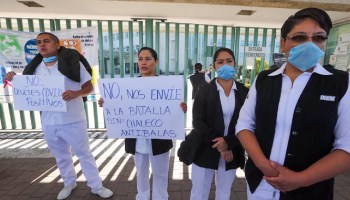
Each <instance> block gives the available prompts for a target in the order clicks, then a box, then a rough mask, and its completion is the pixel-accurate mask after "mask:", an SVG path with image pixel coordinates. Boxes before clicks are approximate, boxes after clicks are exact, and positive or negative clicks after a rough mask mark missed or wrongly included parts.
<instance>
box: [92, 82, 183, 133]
mask: <svg viewBox="0 0 350 200" xmlns="http://www.w3.org/2000/svg"><path fill="white" fill-rule="evenodd" d="M98 85H99V89H100V93H101V97H102V98H103V99H104V105H103V107H104V117H105V121H106V126H107V135H108V137H110V138H157V139H181V140H183V139H184V137H185V123H184V113H183V111H182V110H181V108H180V103H181V101H183V93H184V92H183V77H182V76H166V77H142V78H122V79H116V78H115V79H100V80H99V81H98Z"/></svg>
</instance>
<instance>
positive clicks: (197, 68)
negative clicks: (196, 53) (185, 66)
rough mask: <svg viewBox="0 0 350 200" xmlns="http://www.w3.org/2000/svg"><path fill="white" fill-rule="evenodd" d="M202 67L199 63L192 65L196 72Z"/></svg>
mask: <svg viewBox="0 0 350 200" xmlns="http://www.w3.org/2000/svg"><path fill="white" fill-rule="evenodd" d="M202 67H203V65H202V64H200V63H196V64H194V70H196V71H201V70H202Z"/></svg>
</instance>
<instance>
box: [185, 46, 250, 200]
mask: <svg viewBox="0 0 350 200" xmlns="http://www.w3.org/2000/svg"><path fill="white" fill-rule="evenodd" d="M234 66H235V57H234V54H233V52H232V50H231V49H228V48H220V49H218V50H217V51H216V52H215V54H214V59H213V68H214V69H215V70H216V72H217V75H218V77H217V78H215V79H213V80H212V81H211V82H210V83H209V84H205V85H202V86H200V87H199V90H198V93H197V95H196V98H195V99H194V103H193V129H194V131H195V132H197V133H198V134H199V135H200V136H198V137H200V138H201V141H200V144H199V146H198V148H197V150H196V154H195V156H194V159H193V163H192V190H191V198H190V199H191V200H207V199H208V198H209V192H210V187H211V183H212V180H213V176H214V174H215V184H216V194H215V199H217V200H229V199H230V194H231V187H232V183H233V181H234V179H235V176H236V168H238V167H241V168H243V166H244V151H243V148H242V146H241V144H240V143H239V141H238V139H237V138H236V136H235V125H236V122H237V119H238V114H239V110H240V108H241V106H242V105H243V102H244V100H245V98H246V96H247V93H248V88H246V87H245V86H244V85H243V84H241V83H238V82H236V81H234V79H233V76H234V74H235V69H234Z"/></svg>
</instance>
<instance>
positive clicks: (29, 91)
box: [12, 75, 67, 112]
mask: <svg viewBox="0 0 350 200" xmlns="http://www.w3.org/2000/svg"><path fill="white" fill-rule="evenodd" d="M64 91H65V87H64V77H63V76H37V75H16V76H14V79H13V81H12V92H13V99H14V108H15V110H37V111H59V112H67V104H66V102H65V101H64V100H63V98H62V94H63V92H64Z"/></svg>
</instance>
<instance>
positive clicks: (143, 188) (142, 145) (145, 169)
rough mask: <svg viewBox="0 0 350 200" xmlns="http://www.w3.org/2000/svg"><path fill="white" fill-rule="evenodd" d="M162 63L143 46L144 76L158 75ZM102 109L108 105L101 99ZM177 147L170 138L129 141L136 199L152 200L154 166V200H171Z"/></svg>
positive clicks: (127, 148)
mask: <svg viewBox="0 0 350 200" xmlns="http://www.w3.org/2000/svg"><path fill="white" fill-rule="evenodd" d="M157 64H158V55H157V52H156V51H155V50H154V49H152V48H150V47H142V48H141V49H140V50H139V53H138V66H139V69H140V73H141V77H152V76H157V74H156V66H157ZM98 103H99V106H100V107H102V106H103V104H104V101H103V99H102V98H101V99H99V101H98ZM180 107H181V109H182V110H183V111H184V112H186V111H187V105H186V104H185V103H183V102H182V103H181V104H180ZM172 147H173V142H172V140H169V139H145V138H125V151H126V153H130V154H132V155H134V161H135V166H136V179H137V195H136V200H149V199H150V191H151V188H150V181H149V173H150V171H149V166H150V164H151V167H152V175H153V185H152V199H153V200H167V199H168V197H169V195H168V174H169V160H170V149H171V148H172Z"/></svg>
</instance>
